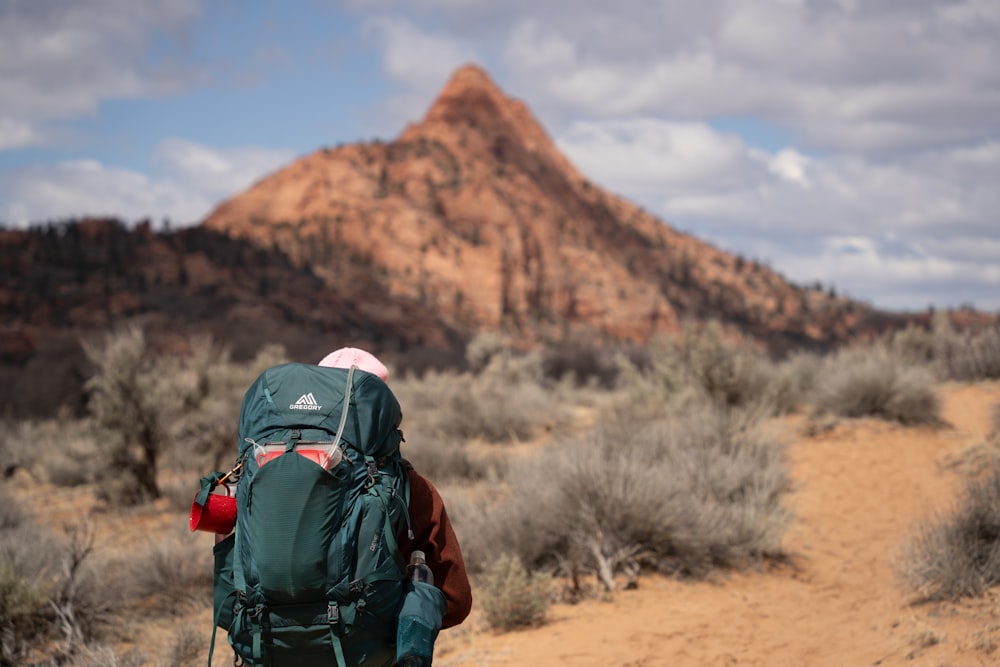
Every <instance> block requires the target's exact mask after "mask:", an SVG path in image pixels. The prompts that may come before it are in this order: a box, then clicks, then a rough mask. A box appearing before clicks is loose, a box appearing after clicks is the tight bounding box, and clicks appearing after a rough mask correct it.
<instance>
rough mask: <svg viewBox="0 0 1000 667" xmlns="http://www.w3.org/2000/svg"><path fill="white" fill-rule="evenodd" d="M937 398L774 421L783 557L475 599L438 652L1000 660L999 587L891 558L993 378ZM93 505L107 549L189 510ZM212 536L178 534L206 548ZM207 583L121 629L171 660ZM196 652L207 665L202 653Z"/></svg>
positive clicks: (203, 629)
mask: <svg viewBox="0 0 1000 667" xmlns="http://www.w3.org/2000/svg"><path fill="white" fill-rule="evenodd" d="M940 396H941V399H942V403H943V410H942V412H943V416H944V418H945V419H946V420H947V422H948V423H949V426H947V427H943V428H938V429H927V428H921V429H915V428H903V427H899V426H894V425H890V424H885V423H882V422H879V421H875V420H861V421H842V422H839V423H838V424H837V425H836V426H835V427H834V428H833V429H832V430H829V431H827V432H825V433H822V434H820V435H813V436H808V435H805V434H804V431H805V429H804V428H803V427H804V424H805V421H804V420H803V419H802V418H787V419H784V420H782V421H781V422H780V425H781V426H782V428H784V429H785V430H786V432H787V435H788V439H789V441H790V448H789V450H788V456H789V461H790V465H791V470H792V475H793V478H794V481H795V490H794V492H793V493H792V494H790V495H789V497H788V503H789V506H790V508H791V509H792V510H793V512H794V514H795V519H794V521H793V522H792V524H791V527H790V529H789V531H788V533H787V535H786V538H785V541H784V546H785V549H786V551H787V552H788V553H789V554H790V555H791V563H790V564H788V565H781V566H769V567H765V568H762V569H761V570H759V571H753V572H747V573H738V574H728V575H723V576H719V577H717V578H716V579H715V580H714V581H710V582H699V583H685V582H680V581H675V580H671V579H667V578H663V577H655V576H647V575H644V576H643V577H642V578H641V580H640V585H639V588H638V590H632V591H620V592H617V593H615V595H614V596H613V598H611V599H605V600H598V599H594V600H587V601H584V602H581V603H579V604H576V605H564V604H560V605H556V606H554V607H553V608H552V609H551V610H550V613H549V617H548V620H547V622H546V623H545V625H543V626H541V627H538V628H535V629H530V630H524V631H519V632H513V633H506V634H498V633H494V632H492V631H490V630H488V629H487V628H486V626H485V624H484V622H483V621H482V619H481V617H480V616H479V613H478V611H476V610H475V609H474V610H473V614H472V616H471V617H470V619H469V620H468V621H467V622H466V623H464V624H463V625H462V626H460V627H458V628H454V629H451V630H448V631H445V632H444V633H442V635H441V637H440V639H439V642H438V651H437V654H436V658H435V665H437V666H438V667H502V666H505V665H532V666H543V665H545V666H547V665H561V666H564V667H569V666H579V667H589V666H591V665H593V666H598V665H600V666H602V667H605V666H608V665H620V666H622V667H640V666H654V665H656V666H659V665H663V666H668V665H669V666H671V667H674V666H677V667H683V666H706V665H712V666H714V665H727V666H728V665H761V666H767V667H782V666H789V667H812V666H816V667H824V666H828V667H855V666H858V667H860V666H867V665H884V666H891V665H907V666H910V665H914V666H927V667H960V666H964V665H970V666H971V665H996V664H1000V650H998V648H997V647H1000V591H996V592H991V593H990V594H988V595H986V596H984V597H983V598H979V599H976V600H972V601H967V602H962V603H959V604H922V605H914V604H912V598H911V597H910V596H908V595H907V593H906V591H905V590H904V588H903V587H902V585H901V583H900V580H899V578H898V576H897V574H896V571H895V570H894V568H893V564H892V559H893V557H894V555H896V554H898V552H899V550H900V548H901V546H902V545H903V543H904V542H905V540H906V538H907V536H909V535H910V534H912V531H913V529H914V527H915V526H916V525H917V523H918V522H919V521H921V520H924V519H927V518H929V517H931V516H933V515H934V513H935V512H946V511H947V510H948V509H949V508H950V507H951V506H952V505H953V503H954V502H955V501H956V500H957V498H958V497H959V494H960V491H961V488H962V473H961V472H959V471H958V470H956V469H955V468H954V467H948V466H947V465H945V464H946V463H947V462H949V461H952V460H954V459H955V458H956V457H961V455H962V454H963V452H967V451H968V449H969V448H970V447H975V446H976V445H978V444H981V443H982V442H983V441H984V439H985V437H986V435H987V433H988V431H989V429H990V428H991V423H992V414H993V410H994V409H995V406H996V405H997V404H998V403H1000V383H981V384H977V385H973V386H969V385H944V386H942V387H941V388H940ZM20 491H21V492H22V493H23V494H24V495H25V496H28V497H29V498H30V500H31V501H32V504H33V505H34V506H35V508H36V510H41V511H39V512H38V519H39V520H41V521H43V522H45V523H49V524H51V525H53V526H56V525H66V523H68V522H72V521H73V520H74V517H76V518H79V516H80V515H81V513H86V512H87V510H88V509H89V508H90V507H91V506H92V504H93V501H92V499H91V498H90V497H89V492H88V491H87V490H85V489H62V490H59V492H58V494H56V495H55V496H53V495H51V490H49V492H48V493H49V495H47V496H46V497H45V500H44V501H42V500H41V498H40V497H38V496H37V495H36V494H38V493H41V492H40V491H38V490H37V489H33V488H31V487H27V486H25V487H22V488H21V489H20ZM31 496H36V497H35V498H31ZM92 519H93V521H94V522H95V524H96V525H97V529H98V542H99V544H100V545H101V549H102V550H104V551H107V550H117V551H118V552H119V553H127V552H129V551H135V550H137V549H141V548H142V547H143V546H144V543H143V539H142V538H140V537H138V535H140V534H141V531H140V530H139V529H137V528H135V527H129V526H139V525H141V526H142V528H143V529H145V530H149V529H153V528H157V529H159V530H176V531H178V534H184V533H185V531H186V521H187V517H186V516H182V517H181V518H180V519H179V518H178V514H177V512H176V511H171V510H170V509H169V508H168V507H166V506H165V505H164V504H162V503H161V504H159V505H158V506H156V507H149V508H148V509H146V510H142V511H140V512H138V513H137V514H136V515H134V516H132V517H124V518H122V517H115V516H109V515H108V514H107V513H101V512H97V513H95V514H93V515H92ZM105 519H107V521H105ZM111 521H113V523H109V522H111ZM154 534H155V532H154ZM160 534H162V533H160ZM211 537H212V536H211V535H208V534H205V533H196V534H194V535H191V534H189V533H187V537H186V539H188V540H194V541H195V542H197V543H204V544H203V546H204V549H205V551H206V552H207V551H208V550H210V549H211ZM146 546H148V544H147V545H146ZM206 562H208V561H207V559H206ZM207 596H208V593H207V592H206V601H205V602H204V603H202V602H201V601H192V602H190V603H187V604H185V605H183V607H182V608H179V609H176V610H171V611H169V612H167V613H165V614H164V613H160V614H154V615H152V616H151V617H150V618H148V619H142V618H135V619H134V620H133V621H132V622H131V623H130V624H129V629H128V634H134V633H136V632H137V631H138V630H140V628H142V629H145V631H146V632H145V635H146V642H147V643H146V644H145V646H144V652H145V653H146V655H148V656H149V657H150V658H151V659H152V662H150V663H149V664H154V665H158V664H167V663H165V662H162V660H160V659H159V658H157V657H156V656H158V655H167V654H168V652H169V647H170V645H171V642H172V641H174V638H175V637H176V636H177V632H178V630H179V629H181V628H190V629H191V630H190V631H191V632H194V633H195V634H197V635H199V636H200V637H202V638H203V639H204V641H206V642H207V639H208V637H209V636H210V635H211V627H212V620H211V611H210V609H209V608H208V605H209V604H210V603H209V602H208V600H207ZM161 612H162V610H161ZM218 642H219V647H218V648H219V649H220V650H219V651H218V652H217V656H216V659H215V664H219V665H226V664H231V663H230V660H231V655H230V654H229V651H228V649H227V648H226V645H225V638H224V637H223V636H222V635H221V634H220V636H219V640H218ZM206 645H207V644H206ZM126 648H128V646H127V645H119V650H123V649H126ZM192 664H198V665H204V664H205V657H204V655H203V656H202V657H200V658H199V659H198V660H197V661H195V662H193V663H192Z"/></svg>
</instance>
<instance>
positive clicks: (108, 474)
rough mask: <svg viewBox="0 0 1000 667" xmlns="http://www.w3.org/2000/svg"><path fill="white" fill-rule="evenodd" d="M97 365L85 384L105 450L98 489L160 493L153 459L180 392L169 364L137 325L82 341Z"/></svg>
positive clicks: (131, 498)
mask: <svg viewBox="0 0 1000 667" xmlns="http://www.w3.org/2000/svg"><path fill="white" fill-rule="evenodd" d="M84 351H85V352H86V353H87V357H88V358H89V359H90V361H91V362H92V363H93V364H94V366H95V367H96V369H97V372H96V375H94V377H92V378H91V379H90V380H88V382H87V384H86V387H87V390H88V392H89V396H90V403H89V407H90V411H91V414H92V415H93V417H94V421H95V425H96V427H97V429H98V430H99V432H100V435H99V436H98V437H99V440H100V441H101V442H102V443H103V444H104V446H105V448H106V450H107V457H106V465H105V466H104V467H103V468H102V470H101V478H100V486H99V489H100V492H101V495H102V497H104V498H105V499H107V500H109V501H113V502H117V503H122V504H135V503H139V502H142V501H144V500H149V499H153V498H157V497H159V495H160V490H159V486H158V485H157V480H156V473H157V461H158V458H159V456H160V454H161V451H162V449H163V447H164V444H165V442H166V430H167V424H168V422H169V421H170V420H171V419H173V418H175V417H176V415H178V414H180V412H181V408H182V407H183V404H184V398H183V395H182V394H181V393H180V392H178V391H177V387H176V386H175V385H174V383H173V382H172V381H171V380H173V379H174V377H175V373H174V372H173V370H172V369H168V368H166V367H165V365H166V364H165V363H161V362H160V361H159V360H158V358H157V357H156V356H155V355H154V354H153V353H152V352H151V350H150V349H149V346H148V345H147V343H146V337H145V334H144V333H143V331H142V330H141V329H139V328H138V327H131V328H128V329H124V330H122V331H119V332H117V333H114V334H109V335H108V336H107V337H106V339H105V341H104V344H103V345H94V344H90V343H87V344H85V345H84Z"/></svg>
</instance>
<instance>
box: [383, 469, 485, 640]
mask: <svg viewBox="0 0 1000 667" xmlns="http://www.w3.org/2000/svg"><path fill="white" fill-rule="evenodd" d="M409 479H410V526H411V528H412V530H413V540H410V539H408V536H407V535H405V534H404V535H403V539H401V540H400V550H401V551H402V552H403V557H404V558H406V559H409V557H410V552H411V551H412V550H413V549H422V550H423V551H424V553H425V554H426V556H427V565H429V566H430V568H431V571H432V572H433V573H434V585H436V586H437V587H438V588H440V589H441V592H442V593H444V597H445V600H447V602H448V612H447V613H446V614H445V615H444V619H443V620H442V627H444V628H450V627H452V626H455V625H458V624H459V623H461V622H462V621H464V620H465V617H466V616H468V615H469V611H470V610H471V609H472V587H471V585H470V584H469V576H468V574H467V573H466V571H465V561H464V560H463V559H462V549H461V547H460V546H459V544H458V538H457V537H455V531H454V529H453V528H452V527H451V522H450V521H449V520H448V512H447V510H445V507H444V501H443V500H442V499H441V495H440V494H439V493H438V491H437V489H435V488H434V485H432V484H431V483H430V482H429V481H427V480H426V479H424V478H423V477H422V476H421V475H419V474H418V473H417V472H416V471H414V470H412V469H411V470H410V471H409ZM404 533H405V531H404Z"/></svg>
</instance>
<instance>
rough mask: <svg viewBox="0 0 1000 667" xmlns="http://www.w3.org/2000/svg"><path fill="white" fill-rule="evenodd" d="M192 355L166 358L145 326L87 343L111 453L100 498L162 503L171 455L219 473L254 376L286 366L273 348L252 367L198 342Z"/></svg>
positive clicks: (99, 418) (93, 393)
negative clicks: (162, 479)
mask: <svg viewBox="0 0 1000 667" xmlns="http://www.w3.org/2000/svg"><path fill="white" fill-rule="evenodd" d="M188 347H189V352H188V354H186V355H172V354H171V355H168V354H158V353H157V352H156V351H155V350H154V349H152V347H151V346H150V345H149V344H148V343H147V341H146V337H145V334H144V333H143V331H142V330H141V329H139V328H137V327H131V328H127V329H124V330H121V331H118V332H115V333H113V334H110V335H109V336H107V337H106V339H105V340H104V343H103V344H102V345H95V344H90V343H88V344H85V345H84V350H85V351H86V353H87V355H88V357H89V358H90V359H91V361H92V362H93V364H94V366H95V368H96V374H95V375H94V377H92V378H91V379H90V380H89V381H88V382H87V385H86V386H87V389H88V391H89V392H90V393H89V395H90V403H89V407H90V411H91V414H92V415H93V419H94V423H95V427H96V429H97V432H98V441H99V442H100V443H101V445H102V447H103V449H104V450H105V455H104V456H103V457H101V458H102V461H103V463H104V465H103V466H102V467H101V468H100V469H99V471H98V482H99V485H98V492H99V495H100V497H102V498H103V499H104V500H107V501H109V502H112V503H115V504H119V505H134V504H138V503H141V502H143V501H146V500H150V499H153V498H158V497H159V496H160V487H159V480H158V471H159V468H160V462H161V459H163V458H164V455H165V454H166V453H168V452H172V453H174V454H175V456H174V461H175V462H178V465H180V467H181V468H182V469H187V468H189V467H196V468H198V469H204V468H206V467H209V466H214V467H217V466H218V464H219V463H220V462H221V461H222V460H223V459H225V458H227V457H230V456H232V457H235V451H236V447H235V443H236V427H237V421H238V416H239V409H240V404H241V399H242V395H243V392H244V391H246V388H247V387H248V386H249V385H250V383H251V382H252V381H253V379H254V377H256V375H257V374H258V373H259V372H260V371H261V370H263V369H264V368H266V367H267V366H270V365H274V364H275V363H279V362H281V361H283V360H284V350H283V349H282V348H280V347H270V346H269V347H265V348H264V349H263V350H261V352H260V353H259V354H258V356H257V358H256V359H255V360H254V361H253V362H251V363H249V364H242V365H239V364H234V363H233V362H231V360H230V358H229V352H228V350H227V349H226V348H225V347H224V346H221V345H218V344H217V343H215V342H214V341H213V340H212V339H211V338H209V337H205V336H196V337H194V338H192V339H191V340H190V341H189V346H188Z"/></svg>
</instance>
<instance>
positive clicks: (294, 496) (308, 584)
mask: <svg viewBox="0 0 1000 667" xmlns="http://www.w3.org/2000/svg"><path fill="white" fill-rule="evenodd" d="M328 369H335V372H331V371H330V370H328ZM388 377H389V373H388V369H386V367H385V365H384V364H382V363H381V362H380V361H379V360H378V359H377V358H376V357H374V356H373V355H371V354H370V353H368V352H366V351H364V350H360V349H358V348H341V349H339V350H337V351H335V352H332V353H331V354H329V355H327V356H326V357H325V358H324V359H323V360H322V361H321V362H320V363H319V364H318V365H316V366H309V365H306V364H296V363H290V364H283V365H280V366H275V367H273V368H270V369H267V370H266V371H264V372H263V373H262V374H261V375H260V376H259V377H258V378H257V380H256V381H255V382H254V383H253V385H251V387H250V389H248V390H247V392H246V394H245V395H244V399H243V406H242V409H241V413H240V428H239V435H240V441H241V442H240V446H239V456H238V459H237V463H236V465H235V466H234V467H233V470H231V471H230V472H229V473H226V474H223V473H213V474H212V475H209V476H207V477H205V478H202V492H201V493H200V494H199V496H198V497H197V498H196V502H199V503H200V502H203V501H205V499H206V498H207V497H208V496H209V492H210V491H211V489H212V488H213V485H218V484H219V483H220V482H221V481H225V480H227V479H228V481H230V482H232V481H233V479H234V478H235V480H236V481H237V483H236V485H235V493H234V494H233V495H234V496H235V507H236V511H235V522H236V525H235V531H234V532H233V531H230V533H229V534H228V535H221V536H219V535H217V537H216V546H215V550H214V554H215V587H214V588H215V624H216V626H217V627H221V628H223V629H225V630H227V631H228V638H229V643H230V645H231V646H232V648H233V650H234V652H235V653H236V654H237V659H238V660H239V659H242V660H243V661H244V663H245V664H250V665H271V666H272V667H286V666H289V667H290V666H291V665H295V667H332V666H333V665H336V666H337V667H346V666H347V665H348V664H351V665H369V666H371V667H390V666H391V665H399V667H427V666H429V665H430V664H431V661H432V658H433V646H434V641H435V639H436V637H437V633H438V631H439V630H440V629H443V628H448V627H452V626H455V625H458V624H459V623H461V622H462V621H463V620H464V619H465V618H466V616H467V615H468V614H469V611H470V608H471V604H472V593H471V587H470V585H469V580H468V576H467V574H466V570H465V564H464V561H463V558H462V552H461V549H460V547H459V544H458V540H457V538H456V536H455V532H454V530H453V529H452V526H451V523H450V521H449V520H448V514H447V511H446V510H445V506H444V502H443V501H442V499H441V496H440V494H439V493H438V492H437V490H436V489H435V488H434V486H433V485H432V484H431V483H430V482H429V481H428V480H426V479H425V478H424V477H422V476H421V475H420V474H418V473H417V472H416V471H415V470H413V467H412V466H411V465H410V464H409V462H407V461H406V460H405V459H403V458H402V457H401V455H400V451H399V444H400V443H401V442H402V432H401V431H400V430H399V423H400V421H401V419H402V412H401V410H400V407H399V403H398V402H397V401H396V399H395V397H394V396H393V394H392V392H391V390H389V388H388V386H387V385H386V381H387V380H388ZM290 452H294V453H295V454H298V455H288V454H289V453H290ZM317 464H318V465H317ZM192 529H194V528H192ZM407 559H410V562H411V566H410V567H409V568H407V567H405V562H406V560H407ZM421 561H425V562H426V566H424V565H421V564H419V563H421ZM414 564H416V565H414ZM421 568H423V569H421ZM428 569H429V573H428V572H426V571H427V570H428ZM212 649H213V650H214V634H213V645H212ZM211 661H212V650H210V651H209V665H211Z"/></svg>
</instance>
